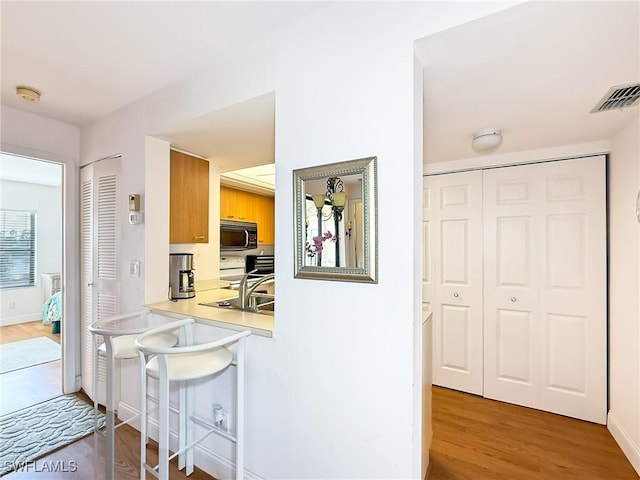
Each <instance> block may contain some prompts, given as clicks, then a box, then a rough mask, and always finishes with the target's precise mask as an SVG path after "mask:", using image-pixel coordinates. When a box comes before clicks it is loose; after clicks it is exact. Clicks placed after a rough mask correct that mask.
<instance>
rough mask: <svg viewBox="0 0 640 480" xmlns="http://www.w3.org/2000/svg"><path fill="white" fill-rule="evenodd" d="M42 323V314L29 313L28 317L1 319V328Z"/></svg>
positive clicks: (18, 316)
mask: <svg viewBox="0 0 640 480" xmlns="http://www.w3.org/2000/svg"><path fill="white" fill-rule="evenodd" d="M38 320H40V321H42V313H27V314H26V315H16V316H14V317H5V318H2V319H0V327H8V326H9V325H17V324H19V323H28V322H36V321H38Z"/></svg>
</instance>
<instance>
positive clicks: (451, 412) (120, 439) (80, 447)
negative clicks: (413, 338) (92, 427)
mask: <svg viewBox="0 0 640 480" xmlns="http://www.w3.org/2000/svg"><path fill="white" fill-rule="evenodd" d="M32 323H33V324H23V325H21V326H18V325H16V326H9V327H0V343H7V342H12V341H17V340H23V339H25V338H32V337H37V336H43V335H44V336H48V337H49V338H52V339H54V340H56V341H59V335H57V334H56V335H54V334H51V326H50V325H42V323H41V322H32ZM59 364H60V362H59V361H58V362H49V363H48V364H44V365H40V366H37V367H31V368H29V369H23V371H22V372H23V378H22V380H16V381H15V383H12V384H10V385H9V384H8V383H4V381H2V384H0V387H2V388H1V390H2V392H1V393H2V395H5V392H11V395H10V397H11V401H12V402H16V404H20V401H21V400H19V399H21V398H22V399H23V400H22V401H23V402H25V403H27V404H29V403H31V404H34V403H39V401H43V400H37V398H36V395H43V397H47V396H49V395H53V396H49V397H48V398H53V397H54V396H57V395H59V394H61V392H60V393H56V394H54V393H52V392H57V390H56V388H57V389H60V383H61V382H60V380H59V379H60V372H59V369H60V365H59ZM56 368H57V373H55V372H54V369H56ZM25 370H30V372H29V373H28V375H24V374H25V373H27V372H24V371H25ZM11 373H14V372H10V373H9V374H4V375H2V376H0V377H4V376H5V375H10V374H11ZM56 375H57V377H56ZM16 377H17V378H18V377H20V376H19V375H16ZM52 378H53V379H56V378H57V379H58V380H57V383H56V382H55V381H54V382H52V383H53V385H52V386H51V388H49V387H46V388H45V387H43V386H44V385H45V384H46V383H47V379H52ZM8 379H9V377H7V380H8ZM0 381H1V380H0ZM35 385H37V386H38V387H37V388H34V386H35ZM43 392H49V393H43ZM81 395H84V394H81ZM48 398H44V399H45V400H46V399H48ZM85 398H86V399H87V400H88V398H87V397H86V396H85ZM16 399H17V400H16ZM5 401H8V400H7V397H2V402H3V403H4V402H5ZM0 405H1V404H0ZM139 438H140V437H139V434H138V432H137V430H135V429H133V428H131V427H128V426H124V427H122V428H119V429H118V432H117V435H116V443H117V444H116V474H117V478H118V479H119V480H133V479H137V478H139ZM102 442H103V439H102V437H97V438H96V437H94V435H89V436H87V437H85V438H84V439H81V440H78V441H76V442H74V443H73V444H71V445H67V446H66V447H63V448H61V449H59V450H57V451H55V452H52V453H51V454H49V455H47V456H46V457H44V458H42V459H41V461H45V460H46V461H61V462H67V465H69V462H70V461H72V460H73V461H74V462H76V463H77V466H78V468H77V470H76V471H74V472H69V471H68V472H56V473H48V474H47V475H43V474H42V473H39V474H38V476H37V478H39V479H42V480H44V479H45V478H47V479H52V480H68V479H73V480H89V479H96V480H111V479H105V478H104V473H103V470H104V457H103V456H102V454H101V452H103V451H104V448H103V445H102ZM152 445H155V444H154V443H152ZM152 450H153V446H152V447H151V448H150V450H149V452H150V455H152V453H151V452H152ZM171 468H172V471H171V478H172V479H187V478H189V479H192V480H211V479H212V477H211V476H209V475H207V474H206V473H204V472H203V471H201V470H197V471H196V472H194V474H193V475H191V476H190V477H186V476H185V475H184V473H183V472H179V471H178V470H177V468H176V466H175V464H174V465H173V466H172V467H171ZM16 477H21V478H33V477H34V472H33V471H31V472H13V473H10V474H8V475H6V476H4V477H3V480H4V478H7V479H8V480H11V479H13V478H16ZM428 479H429V480H574V479H580V480H599V479H602V480H605V479H606V480H627V479H628V480H637V479H638V475H637V474H636V472H635V471H634V469H633V467H632V466H631V464H630V463H629V461H628V460H627V459H626V458H625V457H624V455H623V454H622V452H621V450H620V448H619V447H618V446H617V444H616V443H615V441H614V440H613V438H612V437H611V435H610V434H609V432H608V430H607V428H606V427H605V426H603V425H596V424H592V423H588V422H582V421H579V420H574V419H571V418H567V417H563V416H560V415H554V414H551V413H546V412H540V411H538V410H533V409H529V408H524V407H519V406H515V405H510V404H507V403H502V402H496V401H493V400H487V399H484V398H481V397H478V396H475V395H468V394H464V393H461V392H456V391H453V390H448V389H445V388H439V387H433V441H432V445H431V451H430V466H429V476H428Z"/></svg>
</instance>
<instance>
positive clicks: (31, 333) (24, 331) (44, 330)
mask: <svg viewBox="0 0 640 480" xmlns="http://www.w3.org/2000/svg"><path fill="white" fill-rule="evenodd" d="M51 330H52V327H51V325H44V324H43V323H42V322H41V321H37V322H27V323H18V324H16V325H7V326H5V327H0V343H11V342H17V341H19V340H27V339H28V338H35V337H48V338H50V339H51V340H53V341H54V342H57V343H60V334H59V333H51Z"/></svg>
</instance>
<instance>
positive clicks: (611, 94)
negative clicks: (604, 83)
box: [591, 83, 640, 113]
mask: <svg viewBox="0 0 640 480" xmlns="http://www.w3.org/2000/svg"><path fill="white" fill-rule="evenodd" d="M639 100H640V83H631V84H629V85H618V86H617V87H611V88H610V89H609V91H608V92H607V93H606V94H605V95H604V97H602V99H601V100H600V101H599V102H598V103H597V104H596V106H595V107H593V109H592V110H591V113H596V112H605V111H607V110H617V109H622V108H625V107H632V106H634V105H637V104H638V101H639Z"/></svg>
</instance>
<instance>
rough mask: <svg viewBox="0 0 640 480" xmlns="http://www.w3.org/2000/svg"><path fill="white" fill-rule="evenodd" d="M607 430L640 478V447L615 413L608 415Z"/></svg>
mask: <svg viewBox="0 0 640 480" xmlns="http://www.w3.org/2000/svg"><path fill="white" fill-rule="evenodd" d="M607 429H608V430H609V432H611V435H612V436H613V438H614V440H615V441H616V442H617V444H618V445H619V446H620V449H621V450H622V452H623V453H624V454H625V456H626V457H627V459H628V460H629V462H630V463H631V465H632V466H633V468H634V469H635V470H636V472H637V473H638V476H640V445H636V444H635V443H634V441H633V439H632V438H631V436H630V435H629V434H628V433H627V431H626V430H625V429H624V427H623V426H622V425H621V424H620V422H618V421H617V419H616V416H615V414H614V413H613V412H611V411H609V414H608V415H607Z"/></svg>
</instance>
